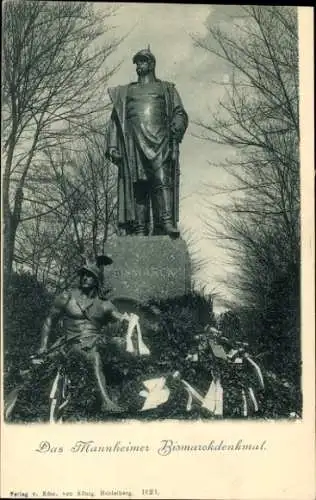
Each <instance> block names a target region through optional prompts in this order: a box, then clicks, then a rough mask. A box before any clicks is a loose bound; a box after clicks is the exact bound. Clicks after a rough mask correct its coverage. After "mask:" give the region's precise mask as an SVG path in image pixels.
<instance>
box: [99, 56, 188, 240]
mask: <svg viewBox="0 0 316 500" xmlns="http://www.w3.org/2000/svg"><path fill="white" fill-rule="evenodd" d="M133 63H134V64H136V72H137V75H138V81H137V82H132V83H130V84H128V85H123V86H118V87H116V88H112V89H109V95H110V98H111V100H112V103H113V110H112V115H111V120H110V123H109V128H108V149H107V156H108V158H110V160H111V161H112V162H113V163H115V164H116V165H117V166H118V225H119V227H120V228H121V229H123V230H125V232H126V234H138V235H148V234H149V230H150V222H151V215H150V214H151V213H152V228H153V231H152V234H153V235H169V236H171V237H178V236H179V230H178V227H177V223H178V221H179V143H180V142H181V141H182V138H183V136H184V134H185V131H186V128H187V126H188V115H187V113H186V111H185V109H184V107H183V104H182V101H181V98H180V96H179V94H178V92H177V90H176V88H175V86H174V84H173V83H170V82H166V81H161V80H159V79H157V78H156V75H155V66H156V59H155V56H154V55H153V54H152V53H151V51H150V49H149V48H148V49H144V50H140V51H139V52H137V54H135V55H134V57H133Z"/></svg>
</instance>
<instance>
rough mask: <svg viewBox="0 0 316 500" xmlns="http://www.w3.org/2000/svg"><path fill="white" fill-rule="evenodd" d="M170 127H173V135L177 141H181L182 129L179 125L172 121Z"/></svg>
mask: <svg viewBox="0 0 316 500" xmlns="http://www.w3.org/2000/svg"><path fill="white" fill-rule="evenodd" d="M170 129H171V134H172V136H173V137H174V138H175V139H176V141H177V142H180V140H181V131H180V130H179V128H178V127H177V125H176V124H175V123H174V122H172V123H171V126H170Z"/></svg>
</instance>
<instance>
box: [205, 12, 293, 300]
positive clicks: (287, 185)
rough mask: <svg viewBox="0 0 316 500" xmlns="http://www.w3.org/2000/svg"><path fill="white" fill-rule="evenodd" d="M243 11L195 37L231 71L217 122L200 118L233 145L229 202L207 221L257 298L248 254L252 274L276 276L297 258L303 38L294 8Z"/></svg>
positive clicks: (208, 130) (208, 131) (210, 133)
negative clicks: (300, 48)
mask: <svg viewBox="0 0 316 500" xmlns="http://www.w3.org/2000/svg"><path fill="white" fill-rule="evenodd" d="M241 14H242V15H241V16H240V18H239V19H238V23H236V26H234V29H232V27H231V26H230V29H229V31H228V30H225V29H223V28H215V27H212V26H210V27H209V34H210V36H209V38H207V39H206V40H195V41H196V44H197V45H199V46H200V47H203V48H204V49H206V50H207V51H209V52H211V53H212V54H215V55H217V56H218V57H219V58H221V59H222V60H223V61H224V62H225V63H226V64H227V68H228V71H230V82H229V83H228V84H226V92H225V97H224V98H223V99H222V100H221V101H220V103H219V108H218V111H217V112H216V113H214V116H213V119H212V122H210V123H209V122H208V123H205V122H201V121H200V122H198V125H199V126H200V127H201V131H202V132H201V135H202V137H203V138H205V139H207V140H211V141H212V142H214V143H220V144H223V145H226V146H228V147H231V148H232V149H234V159H233V160H230V161H228V162H227V163H226V164H225V166H224V168H225V169H226V170H227V171H228V172H229V174H230V176H231V178H232V179H233V183H232V185H231V186H230V187H229V188H228V189H227V190H226V192H227V194H228V195H229V198H230V200H231V203H228V204H227V205H226V207H223V206H216V204H215V203H212V201H211V203H212V208H214V209H215V210H216V212H217V216H218V217H219V219H220V222H221V229H219V226H218V225H217V226H216V228H215V227H214V225H213V224H212V223H210V222H208V231H209V234H210V235H212V236H213V237H215V238H216V239H218V240H220V241H221V242H222V244H223V245H225V246H226V248H227V247H229V248H230V249H231V251H232V252H233V256H234V258H235V259H237V260H238V267H239V270H240V272H239V274H238V287H239V289H243V291H245V292H247V289H248V291H250V292H251V293H250V295H251V294H252V292H253V290H250V288H251V287H253V286H254V284H255V283H258V279H257V280H256V282H255V283H254V275H253V273H252V272H251V265H252V264H251V263H250V255H252V256H253V266H254V268H255V269H253V272H254V273H258V270H259V268H258V265H259V264H260V263H261V271H263V269H264V271H265V272H269V273H270V274H273V270H275V269H274V268H276V267H278V266H280V265H281V266H286V265H287V263H288V262H289V260H291V261H292V262H297V261H298V259H299V115H298V103H299V100H298V91H299V82H298V35H297V19H296V10H295V9H294V8H291V7H276V6H269V7H267V6H263V7H259V6H249V7H248V6H247V7H242V8H241ZM213 194H214V192H213ZM210 197H212V194H211V196H210ZM214 199H215V198H214ZM243 262H244V265H243V264H242V263H243ZM256 266H257V267H256ZM241 268H243V270H241ZM250 275H251V278H250ZM250 282H251V283H250ZM235 285H236V283H235ZM248 299H250V297H249V295H248ZM252 299H253V295H252Z"/></svg>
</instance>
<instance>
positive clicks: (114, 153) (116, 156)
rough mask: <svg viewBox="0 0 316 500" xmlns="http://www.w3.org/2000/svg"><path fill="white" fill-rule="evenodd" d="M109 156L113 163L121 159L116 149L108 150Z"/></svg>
mask: <svg viewBox="0 0 316 500" xmlns="http://www.w3.org/2000/svg"><path fill="white" fill-rule="evenodd" d="M109 155H110V158H111V161H112V162H113V163H118V162H119V161H120V160H121V159H122V156H121V155H120V153H119V152H118V150H117V149H116V148H110V150H109Z"/></svg>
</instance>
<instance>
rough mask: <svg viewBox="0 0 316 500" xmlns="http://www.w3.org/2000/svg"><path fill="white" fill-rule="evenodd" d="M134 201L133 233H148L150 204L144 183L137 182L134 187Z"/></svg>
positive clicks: (144, 234) (140, 234) (141, 234)
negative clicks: (134, 220) (134, 219)
mask: <svg viewBox="0 0 316 500" xmlns="http://www.w3.org/2000/svg"><path fill="white" fill-rule="evenodd" d="M134 192H135V201H136V222H135V228H134V231H135V234H137V235H139V236H147V235H148V233H149V221H150V205H149V196H148V193H147V191H146V185H145V184H144V183H143V182H139V183H137V184H136V186H135V187H134Z"/></svg>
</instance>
